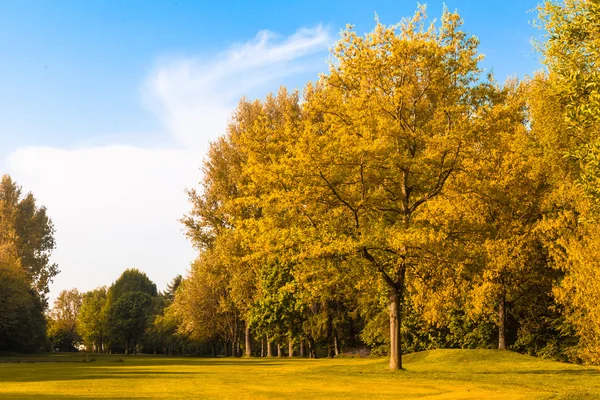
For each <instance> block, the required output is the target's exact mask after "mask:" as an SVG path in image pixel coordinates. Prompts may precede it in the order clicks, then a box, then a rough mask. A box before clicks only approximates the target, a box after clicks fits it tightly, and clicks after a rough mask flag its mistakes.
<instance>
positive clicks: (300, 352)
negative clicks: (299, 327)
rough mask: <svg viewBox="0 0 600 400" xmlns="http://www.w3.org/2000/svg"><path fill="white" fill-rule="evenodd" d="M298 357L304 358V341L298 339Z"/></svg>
mask: <svg viewBox="0 0 600 400" xmlns="http://www.w3.org/2000/svg"><path fill="white" fill-rule="evenodd" d="M298 356H299V357H304V339H303V338H300V341H299V342H298Z"/></svg>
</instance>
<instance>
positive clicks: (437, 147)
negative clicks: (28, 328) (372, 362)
mask: <svg viewBox="0 0 600 400" xmlns="http://www.w3.org/2000/svg"><path fill="white" fill-rule="evenodd" d="M538 10H539V15H538V19H537V22H536V23H537V24H538V25H539V27H540V28H542V29H543V30H544V31H545V32H546V36H545V39H544V40H543V41H540V42H539V43H537V44H536V45H537V47H538V50H539V54H540V56H541V58H542V61H543V63H544V65H545V70H543V71H538V72H535V73H533V75H532V76H531V77H527V78H525V79H523V80H521V81H519V80H517V79H509V80H508V81H507V82H505V83H504V84H500V83H498V82H497V81H495V80H494V78H493V76H491V75H490V74H488V75H485V74H484V73H483V71H482V70H481V68H480V66H479V63H480V61H481V59H482V56H481V55H480V54H479V52H478V44H479V42H478V39H477V38H476V37H474V36H472V35H470V34H468V33H467V32H464V31H463V30H462V20H461V18H460V16H459V15H458V13H456V12H450V11H449V10H447V9H444V11H443V13H442V17H441V19H440V20H439V21H437V22H431V21H430V20H429V19H428V18H427V15H426V9H425V7H419V8H418V10H417V11H416V13H415V14H414V15H413V16H412V17H410V18H406V19H404V20H402V22H400V23H399V24H397V25H394V26H385V25H383V24H381V23H379V22H377V23H376V26H375V28H374V30H373V31H372V32H371V33H368V34H366V35H365V36H360V35H358V34H357V33H356V32H355V31H354V30H353V29H352V27H351V26H349V27H348V28H347V29H346V30H345V31H343V32H342V33H341V38H340V40H339V41H338V42H337V43H336V45H335V46H334V47H333V48H332V50H331V58H332V61H331V64H330V68H329V72H328V73H327V74H323V75H322V76H321V77H320V78H319V79H318V80H317V81H316V82H314V83H309V84H307V85H306V87H305V88H304V90H303V92H302V94H300V93H299V92H298V91H288V90H287V89H286V88H284V87H282V88H281V89H280V90H279V91H278V92H277V93H276V94H271V95H268V96H267V97H266V98H265V99H264V100H255V101H250V100H248V99H242V100H241V101H240V103H239V105H238V107H237V108H236V110H235V112H234V113H233V115H232V116H231V119H230V123H229V126H228V128H227V131H226V133H225V134H224V135H223V136H221V137H220V138H219V139H218V140H216V141H215V142H213V143H212V144H211V146H210V148H209V151H208V154H207V156H206V158H205V161H204V168H203V177H202V181H201V183H200V188H198V189H197V190H190V191H189V198H190V202H191V205H192V208H191V211H190V212H189V214H188V215H186V216H185V217H184V218H183V220H182V222H183V224H184V225H185V227H186V229H187V235H188V237H189V238H190V240H191V242H192V243H193V245H194V246H195V248H196V249H197V250H198V257H197V259H196V260H195V261H194V262H193V263H192V265H191V267H190V270H189V272H188V274H187V275H186V276H185V277H184V278H177V279H175V280H174V281H173V282H172V284H171V285H170V287H169V288H168V290H167V291H165V292H164V293H158V291H157V290H156V286H155V285H154V284H153V283H152V282H151V281H150V280H149V279H148V278H147V277H146V276H145V274H143V273H142V272H140V271H137V270H128V271H125V272H124V274H123V275H122V276H121V277H120V278H119V279H118V280H117V281H116V282H115V283H114V284H113V285H112V286H111V287H109V288H99V289H97V290H94V291H91V292H88V293H85V294H83V295H81V294H79V293H78V292H77V291H71V292H68V291H67V292H64V293H61V295H60V296H59V298H58V300H57V303H56V304H55V307H54V309H53V310H52V311H51V312H50V322H49V331H48V332H49V334H50V337H52V338H54V339H53V340H54V342H53V343H54V346H56V347H58V348H60V349H65V348H66V347H68V346H67V345H65V346H63V345H62V344H61V343H64V344H69V345H70V346H73V345H74V344H76V343H84V344H85V346H86V347H87V348H88V349H91V350H95V351H113V352H117V351H120V352H125V353H129V352H135V351H138V350H139V351H144V352H157V353H172V352H173V351H175V352H177V353H189V354H212V355H217V354H224V355H232V356H241V355H247V356H274V355H278V356H283V355H286V356H293V355H299V356H309V357H322V356H330V357H333V356H344V355H356V354H358V355H362V354H372V355H387V356H389V359H390V368H391V369H399V368H402V357H401V355H402V354H403V353H407V352H412V351H419V350H425V349H431V348H440V347H443V348H498V349H511V350H514V351H519V352H522V353H527V354H531V355H536V356H540V357H547V358H554V359H558V360H563V361H571V362H584V363H599V362H600V361H599V360H600V308H599V307H598V302H597V298H598V295H599V294H600V279H599V277H600V276H599V272H598V271H599V269H598V260H599V259H600V246H599V243H600V242H599V241H598V237H599V235H598V233H600V230H599V227H598V211H599V210H598V204H599V203H600V189H599V188H600V161H599V160H600V136H599V135H598V134H599V131H600V124H599V122H600V73H599V72H598V67H597V66H598V65H599V64H598V61H599V58H600V50H599V49H600V38H599V37H598V35H597V32H599V31H600V3H599V2H598V1H595V0H564V1H547V2H545V3H543V4H542V5H540V6H539V9H538ZM3 221H4V220H3ZM3 235H4V236H2V237H3V238H4V237H10V235H12V233H7V234H4V233H3ZM3 242H4V241H3ZM7 254H9V253H7ZM3 268H4V267H3ZM55 272H56V271H55ZM2 279H5V278H2ZM34 281H35V279H33V280H31V281H30V282H29V283H28V286H27V285H25V286H27V289H28V290H29V289H30V288H33V287H34V286H35V284H34ZM25 286H23V287H25ZM2 287H3V286H2ZM0 304H2V303H0ZM65 321H69V322H65ZM0 323H1V321H0ZM1 332H2V331H0V333H1ZM0 343H1V342H0ZM169 349H170V350H169ZM173 349H174V350H173Z"/></svg>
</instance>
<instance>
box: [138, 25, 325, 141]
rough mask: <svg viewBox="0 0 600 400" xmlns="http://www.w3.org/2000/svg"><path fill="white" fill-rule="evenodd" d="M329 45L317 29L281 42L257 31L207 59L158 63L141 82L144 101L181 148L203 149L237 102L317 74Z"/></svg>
mask: <svg viewBox="0 0 600 400" xmlns="http://www.w3.org/2000/svg"><path fill="white" fill-rule="evenodd" d="M330 44H331V36H330V34H329V31H328V30H327V29H325V28H323V27H322V26H317V27H316V28H314V29H301V30H299V31H297V32H296V33H295V34H293V35H291V36H289V37H286V38H281V37H279V36H278V35H276V34H274V33H272V32H269V31H261V32H259V33H258V34H257V35H256V37H254V38H253V39H252V40H250V41H248V42H246V43H242V44H236V45H234V46H231V47H230V48H229V49H228V50H227V51H224V52H223V53H221V54H218V55H217V56H215V57H212V58H209V59H207V58H205V57H197V58H183V59H181V58H179V59H175V60H168V61H163V62H161V63H160V64H159V65H157V66H156V68H155V70H154V71H153V73H152V74H151V75H150V76H149V78H148V79H147V81H146V84H145V86H144V96H145V99H146V101H147V103H148V104H149V105H150V106H151V108H152V109H153V110H154V111H155V112H156V114H157V115H158V116H159V117H160V118H161V120H162V121H163V123H164V124H165V125H166V127H167V128H168V129H169V131H170V132H171V133H172V134H173V135H174V136H175V137H176V139H177V140H178V141H179V142H180V143H181V144H183V145H185V146H186V147H191V148H200V149H203V148H204V147H205V145H206V142H207V141H206V139H207V136H209V137H214V136H215V135H217V134H221V133H223V132H224V130H225V126H226V124H227V119H228V117H229V115H230V113H231V110H232V108H233V107H234V106H235V105H236V102H237V101H238V100H239V98H240V97H241V96H243V95H253V94H255V92H256V91H257V90H258V91H259V92H260V90H261V89H265V88H268V89H269V90H276V89H277V86H278V82H281V80H282V79H284V78H286V77H289V76H292V75H295V74H299V73H302V72H305V71H318V70H319V69H323V67H324V66H325V63H324V57H323V54H324V52H323V51H324V50H326V49H327V47H328V46H329V45H330Z"/></svg>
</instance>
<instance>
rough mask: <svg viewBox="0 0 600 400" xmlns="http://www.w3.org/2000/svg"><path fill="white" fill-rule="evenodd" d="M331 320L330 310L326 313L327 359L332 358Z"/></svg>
mask: <svg viewBox="0 0 600 400" xmlns="http://www.w3.org/2000/svg"><path fill="white" fill-rule="evenodd" d="M333 356H334V350H333V318H332V316H331V310H328V311H327V357H329V358H333Z"/></svg>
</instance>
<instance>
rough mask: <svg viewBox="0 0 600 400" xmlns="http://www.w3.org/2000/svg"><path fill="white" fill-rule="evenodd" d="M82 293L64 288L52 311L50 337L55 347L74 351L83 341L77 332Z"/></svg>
mask: <svg viewBox="0 0 600 400" xmlns="http://www.w3.org/2000/svg"><path fill="white" fill-rule="evenodd" d="M81 303H82V300H81V294H80V293H79V291H78V290H77V289H71V290H63V291H61V292H60V294H59V295H58V297H57V298H56V300H55V301H54V307H53V308H52V310H51V311H50V320H49V326H48V337H49V338H50V340H51V342H52V346H53V348H59V349H60V350H61V351H74V350H76V349H77V346H78V345H79V343H80V341H81V337H80V335H79V333H78V332H77V319H78V316H79V310H80V309H81Z"/></svg>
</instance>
